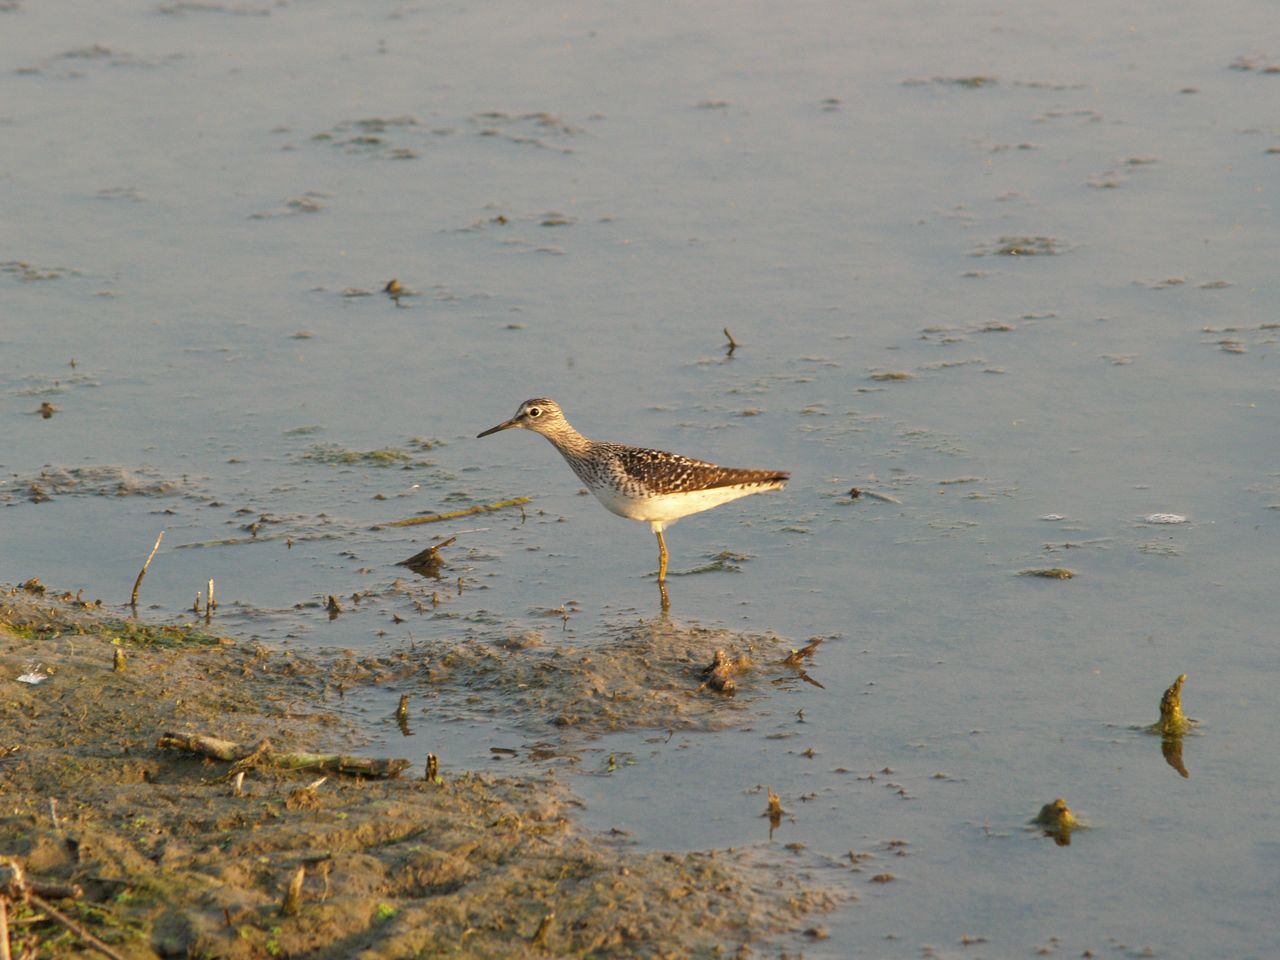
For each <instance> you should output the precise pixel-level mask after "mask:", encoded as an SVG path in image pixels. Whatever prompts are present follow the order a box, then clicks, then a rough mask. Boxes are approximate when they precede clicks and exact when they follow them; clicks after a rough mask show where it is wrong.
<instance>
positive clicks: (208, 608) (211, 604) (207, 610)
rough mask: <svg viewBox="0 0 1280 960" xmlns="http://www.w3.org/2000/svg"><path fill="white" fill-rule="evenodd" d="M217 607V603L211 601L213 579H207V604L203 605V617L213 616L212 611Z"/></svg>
mask: <svg viewBox="0 0 1280 960" xmlns="http://www.w3.org/2000/svg"><path fill="white" fill-rule="evenodd" d="M217 605H218V601H217V600H215V599H213V578H212V577H210V578H209V602H208V603H207V604H205V608H204V615H205V617H206V618H208V617H211V616H213V609H214V607H216V606H217Z"/></svg>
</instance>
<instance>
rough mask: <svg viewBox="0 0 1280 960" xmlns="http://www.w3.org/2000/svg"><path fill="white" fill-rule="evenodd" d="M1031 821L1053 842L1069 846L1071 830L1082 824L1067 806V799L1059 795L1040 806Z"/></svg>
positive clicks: (1061, 845)
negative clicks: (1050, 801)
mask: <svg viewBox="0 0 1280 960" xmlns="http://www.w3.org/2000/svg"><path fill="white" fill-rule="evenodd" d="M1031 823H1033V824H1034V825H1035V826H1037V827H1039V828H1040V829H1041V830H1043V831H1044V835H1045V836H1046V837H1052V838H1053V842H1054V843H1056V844H1057V845H1058V846H1060V847H1067V846H1070V845H1071V832H1072V831H1073V830H1078V829H1080V828H1081V827H1082V826H1083V824H1082V823H1081V822H1080V821H1079V820H1077V819H1076V815H1075V814H1074V813H1072V812H1071V808H1070V807H1068V806H1067V801H1065V800H1063V799H1062V798H1061V797H1059V798H1058V799H1057V800H1055V801H1053V803H1046V804H1045V805H1044V806H1043V807H1041V808H1040V812H1039V813H1038V814H1036V815H1035V817H1033V818H1032V820H1031Z"/></svg>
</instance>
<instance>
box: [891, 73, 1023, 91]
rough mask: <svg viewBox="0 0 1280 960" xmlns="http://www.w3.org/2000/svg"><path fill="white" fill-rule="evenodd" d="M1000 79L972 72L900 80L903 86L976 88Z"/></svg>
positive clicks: (995, 82)
mask: <svg viewBox="0 0 1280 960" xmlns="http://www.w3.org/2000/svg"><path fill="white" fill-rule="evenodd" d="M999 82H1000V81H999V80H998V79H997V78H996V77H992V76H989V75H987V74H981V73H978V74H973V75H972V76H968V77H909V78H908V79H906V80H903V81H902V85H903V86H904V87H925V86H929V85H937V86H946V87H964V88H965V89H968V90H978V89H980V88H982V87H994V86H995V85H996V84H997V83H999Z"/></svg>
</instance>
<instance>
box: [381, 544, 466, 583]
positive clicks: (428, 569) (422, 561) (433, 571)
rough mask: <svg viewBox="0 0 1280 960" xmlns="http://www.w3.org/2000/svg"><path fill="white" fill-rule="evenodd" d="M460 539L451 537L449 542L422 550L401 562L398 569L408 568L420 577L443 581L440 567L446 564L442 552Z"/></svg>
mask: <svg viewBox="0 0 1280 960" xmlns="http://www.w3.org/2000/svg"><path fill="white" fill-rule="evenodd" d="M457 539H458V538H457V537H450V538H449V539H448V540H441V541H440V542H439V543H435V544H432V545H431V546H429V547H427V548H426V549H425V550H420V551H419V552H417V553H415V554H414V555H413V556H412V557H410V558H409V559H408V560H401V561H399V562H398V563H397V564H396V566H397V567H408V568H409V569H410V570H412V571H413V572H414V573H416V574H418V576H420V577H430V578H431V579H433V580H441V579H443V577H442V575H441V573H440V567H441V565H442V564H443V563H444V558H443V557H441V556H440V551H441V550H442V549H443V548H445V547H447V546H450V545H451V544H452V543H454V542H455V541H456V540H457Z"/></svg>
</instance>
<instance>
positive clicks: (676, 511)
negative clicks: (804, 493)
mask: <svg viewBox="0 0 1280 960" xmlns="http://www.w3.org/2000/svg"><path fill="white" fill-rule="evenodd" d="M769 489H775V488H771V487H763V486H759V485H757V486H750V487H712V488H711V489H709V490H695V491H692V492H690V493H679V494H661V495H658V496H652V497H643V498H637V497H627V496H624V495H623V494H622V493H620V492H619V491H618V490H617V489H615V488H614V487H612V486H604V487H592V488H591V492H592V493H594V494H595V495H596V499H598V500H599V501H600V502H601V503H603V504H604V505H605V508H606V509H608V510H609V511H610V512H612V513H616V514H617V515H618V516H620V517H626V518H627V519H628V520H638V521H640V522H641V523H647V524H649V525H650V526H651V527H652V528H653V529H654V530H655V531H657V530H661V529H662V528H663V526H665V525H666V524H671V523H675V522H676V521H677V520H679V519H680V518H681V517H687V516H689V514H691V513H699V512H701V511H703V510H710V509H711V508H712V507H718V506H720V504H722V503H728V502H729V501H730V500H737V499H738V498H739V497H746V496H750V495H751V494H753V493H762V492H763V491H765V490H769Z"/></svg>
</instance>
